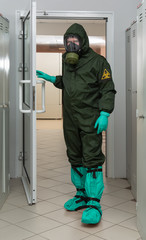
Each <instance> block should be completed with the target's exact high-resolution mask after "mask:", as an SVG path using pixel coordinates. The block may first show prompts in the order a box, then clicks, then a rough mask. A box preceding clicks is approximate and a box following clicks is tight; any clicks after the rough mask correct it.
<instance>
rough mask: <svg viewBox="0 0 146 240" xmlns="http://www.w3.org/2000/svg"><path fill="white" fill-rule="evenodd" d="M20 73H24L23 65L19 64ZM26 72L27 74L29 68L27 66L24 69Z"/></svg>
mask: <svg viewBox="0 0 146 240" xmlns="http://www.w3.org/2000/svg"><path fill="white" fill-rule="evenodd" d="M18 71H19V72H22V71H23V63H19V67H18ZM24 71H25V72H28V67H27V65H26V64H25V67H24Z"/></svg>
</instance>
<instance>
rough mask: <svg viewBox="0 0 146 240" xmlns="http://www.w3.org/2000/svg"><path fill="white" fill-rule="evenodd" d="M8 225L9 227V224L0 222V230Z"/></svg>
mask: <svg viewBox="0 0 146 240" xmlns="http://www.w3.org/2000/svg"><path fill="white" fill-rule="evenodd" d="M8 225H10V223H8V222H5V221H2V220H0V228H3V227H6V226H8Z"/></svg>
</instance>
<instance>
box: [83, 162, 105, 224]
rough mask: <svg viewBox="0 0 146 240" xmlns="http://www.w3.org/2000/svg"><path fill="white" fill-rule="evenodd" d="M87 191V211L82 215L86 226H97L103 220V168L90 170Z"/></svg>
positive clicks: (87, 176)
mask: <svg viewBox="0 0 146 240" xmlns="http://www.w3.org/2000/svg"><path fill="white" fill-rule="evenodd" d="M85 190H86V194H87V196H88V203H87V209H86V210H84V212H83V215H82V222H83V223H85V224H97V223H98V222H99V221H100V220H101V216H102V210H101V205H100V203H99V202H100V199H101V197H102V193H103V190H104V183H103V173H102V167H101V166H100V167H98V168H97V169H93V168H91V169H88V170H87V175H86V181H85Z"/></svg>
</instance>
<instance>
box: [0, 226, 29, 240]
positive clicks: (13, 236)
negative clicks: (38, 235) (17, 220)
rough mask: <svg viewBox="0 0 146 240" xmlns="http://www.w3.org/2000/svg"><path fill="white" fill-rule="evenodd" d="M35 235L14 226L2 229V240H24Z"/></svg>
mask: <svg viewBox="0 0 146 240" xmlns="http://www.w3.org/2000/svg"><path fill="white" fill-rule="evenodd" d="M33 235H34V234H33V233H31V232H28V231H26V230H24V229H22V228H19V227H17V226H13V225H11V226H8V227H5V228H2V229H0V239H5V240H22V239H26V238H28V237H31V236H33Z"/></svg>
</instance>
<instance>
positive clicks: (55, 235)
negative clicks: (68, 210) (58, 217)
mask: <svg viewBox="0 0 146 240" xmlns="http://www.w3.org/2000/svg"><path fill="white" fill-rule="evenodd" d="M40 235H41V236H42V237H45V238H46V239H49V240H58V239H60V238H61V239H63V240H80V239H83V238H85V237H87V236H88V234H87V233H85V232H82V231H79V230H77V229H74V228H72V227H70V226H61V227H58V228H56V229H53V230H50V231H48V232H45V233H43V234H40Z"/></svg>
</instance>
